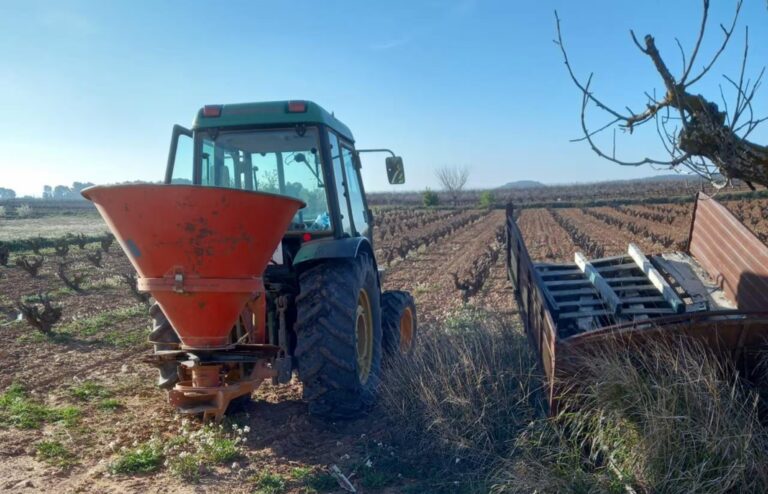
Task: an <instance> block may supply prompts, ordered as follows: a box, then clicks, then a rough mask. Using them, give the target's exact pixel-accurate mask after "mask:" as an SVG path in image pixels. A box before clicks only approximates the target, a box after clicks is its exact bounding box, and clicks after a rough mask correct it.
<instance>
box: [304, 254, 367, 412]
mask: <svg viewBox="0 0 768 494" xmlns="http://www.w3.org/2000/svg"><path fill="white" fill-rule="evenodd" d="M299 286H300V293H299V295H298V296H297V297H296V311H297V317H296V337H297V341H296V351H295V353H294V355H295V357H296V358H297V360H298V368H299V378H300V379H301V381H302V383H303V384H304V400H305V401H307V402H308V403H309V412H310V413H311V414H313V415H316V416H320V417H323V418H325V419H331V420H335V419H351V418H355V417H357V416H359V415H361V414H363V413H365V412H366V411H368V410H369V409H370V408H371V407H372V406H373V404H374V403H375V401H376V390H377V388H378V385H379V379H380V371H381V353H382V332H381V307H380V300H379V299H380V289H379V285H378V281H377V276H376V270H375V268H374V264H373V262H372V260H371V257H370V256H369V255H368V254H365V253H364V254H361V255H359V256H358V257H357V258H355V259H339V260H336V259H334V260H328V261H323V262H321V263H320V264H317V265H315V266H312V267H311V268H309V269H307V270H306V271H304V272H303V273H301V274H300V276H299Z"/></svg>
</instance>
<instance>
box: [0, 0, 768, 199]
mask: <svg viewBox="0 0 768 494" xmlns="http://www.w3.org/2000/svg"><path fill="white" fill-rule="evenodd" d="M713 3H714V4H715V5H714V6H713V9H712V15H711V17H712V25H711V27H712V29H711V31H710V36H709V37H708V42H707V43H705V44H704V46H703V47H702V58H701V60H704V58H705V57H707V56H708V54H710V53H711V52H712V50H713V49H714V46H715V44H716V43H717V42H718V41H719V33H718V31H717V26H716V23H719V22H726V21H727V20H728V19H729V18H730V15H731V13H732V8H733V5H734V2H732V1H730V0H716V1H715V2H713ZM555 9H557V10H558V11H559V13H560V16H561V18H562V21H563V29H564V35H565V38H566V43H567V47H568V50H569V52H570V54H571V58H572V62H573V65H574V67H575V69H576V71H577V73H578V74H579V75H580V76H584V77H586V76H587V75H588V74H589V72H590V71H594V72H595V82H594V88H595V90H596V91H598V92H599V93H600V95H601V96H602V97H603V98H604V99H605V100H607V101H608V102H610V103H613V104H615V105H616V106H617V107H618V108H623V106H624V105H629V106H631V107H632V108H642V106H643V104H644V103H645V101H644V97H643V92H644V91H649V92H651V91H652V90H653V89H654V88H657V89H658V88H661V84H660V81H659V79H658V76H657V75H656V73H655V71H654V70H653V68H652V66H651V64H650V61H649V60H648V59H647V57H646V56H645V55H643V54H641V53H640V52H639V51H638V50H637V49H636V48H635V47H634V46H633V44H632V42H631V40H630V38H629V34H628V30H629V28H634V29H635V30H636V32H637V33H638V35H640V36H642V35H644V34H646V33H652V34H654V35H655V37H656V39H657V43H658V45H659V48H660V49H661V51H662V54H663V55H664V56H665V58H666V59H667V60H668V63H669V64H670V66H671V67H672V69H673V72H677V71H678V67H679V64H680V63H679V53H678V50H677V47H676V45H675V42H674V37H675V36H678V37H679V38H680V41H681V42H682V43H683V45H684V46H686V47H690V46H691V45H692V43H693V41H694V39H695V34H696V30H697V29H698V23H699V13H700V2H699V1H697V0H675V1H673V2H671V1H658V0H657V1H643V2H636V1H635V2H633V1H616V0H612V1H608V0H595V1H581V2H574V1H567V0H559V1H540V2H518V1H501V0H499V1H491V0H488V1H484V0H451V1H436V0H435V1H429V0H424V1H419V2H416V1H412V0H411V1H387V2H374V1H351V0H350V1H324V2H316V1H304V0H294V1H284V2H278V1H270V2H260V1H239V2H238V1H230V2H211V1H209V0H208V1H180V0H179V1H151V2H150V1H145V2H140V1H131V2H128V1H124V2H118V1H109V2H104V1H77V0H73V1H68V2H52V1H49V2H37V1H33V0H24V1H15V0H5V1H3V2H2V3H0V53H2V58H0V60H2V64H0V111H2V113H3V115H2V117H0V150H2V151H0V171H2V173H1V174H0V186H5V187H11V188H14V189H15V190H17V192H19V193H20V194H34V195H40V193H41V191H42V186H43V184H51V185H55V184H62V183H63V184H71V183H72V182H73V181H75V180H77V181H92V182H96V183H109V182H114V181H123V180H136V179H145V180H159V179H160V178H161V177H162V176H163V171H164V163H165V159H166V155H167V148H168V140H169V136H170V130H171V127H172V125H173V124H174V123H181V124H186V125H189V124H191V121H192V118H193V116H194V114H195V112H196V110H197V109H198V108H199V107H200V106H202V105H203V104H207V103H225V102H243V101H262V100H279V99H311V100H314V101H317V102H318V103H320V104H321V105H323V106H325V107H326V108H327V109H329V110H332V111H334V112H335V114H336V116H337V117H339V118H340V119H341V120H342V121H344V122H345V123H347V124H348V125H349V126H350V127H351V128H352V130H353V132H354V133H355V136H356V138H357V145H358V147H382V146H386V147H391V148H393V149H395V150H396V151H397V152H398V153H400V154H402V155H403V157H404V159H405V163H406V176H407V178H408V183H407V184H406V185H405V186H400V189H408V190H411V189H423V188H424V187H426V186H431V187H433V188H437V184H436V180H435V178H434V170H435V168H437V167H439V166H441V165H460V166H468V167H469V168H470V169H471V178H470V182H469V186H471V187H477V188H481V187H494V186H498V185H501V184H503V183H505V182H508V181H512V180H521V179H532V180H540V181H543V182H546V183H563V182H584V181H595V180H603V179H617V178H632V177H642V176H648V175H652V174H654V173H655V172H654V170H652V169H650V168H648V167H642V168H622V167H618V166H616V165H613V164H610V163H608V162H605V161H602V160H600V159H599V158H598V157H596V156H595V155H594V154H593V153H592V152H591V151H590V150H589V148H588V147H587V146H586V145H585V144H584V143H571V142H569V140H570V139H572V138H574V137H578V136H579V132H580V130H579V110H580V94H579V93H578V91H577V90H576V89H575V88H574V86H573V85H572V83H571V82H570V80H569V79H568V76H567V73H566V72H565V68H564V66H563V64H562V60H561V57H560V55H559V52H558V50H557V47H556V46H555V45H554V44H553V42H552V40H553V38H554V36H555V23H554V15H553V11H554V10H555ZM746 24H749V25H750V38H751V47H750V49H751V63H750V65H749V66H748V73H749V74H751V75H753V76H754V75H756V74H757V72H759V70H760V68H762V66H763V65H765V64H766V63H768V6H767V5H766V2H765V1H764V0H746V4H745V6H744V11H743V13H742V17H741V20H740V23H739V28H738V29H737V34H738V35H737V36H736V37H735V38H734V40H733V43H732V45H731V46H730V47H729V49H728V51H727V52H726V53H725V54H724V56H723V57H722V59H721V61H720V62H719V63H718V64H717V65H716V66H715V68H714V69H713V71H712V73H711V74H710V76H709V77H708V78H707V79H705V80H704V81H703V83H701V84H699V85H697V86H696V87H695V88H694V89H695V90H696V91H698V92H701V93H702V94H704V95H707V96H709V97H710V98H713V99H717V98H718V95H719V90H718V84H720V83H722V82H724V80H723V79H722V77H721V74H723V73H730V74H733V73H734V72H735V71H736V70H737V67H738V63H739V62H740V55H741V50H742V48H743V39H744V31H743V29H744V26H745V25H746ZM728 95H730V98H729V99H731V100H732V99H733V96H734V95H733V93H732V92H731V93H726V96H728ZM756 107H757V108H758V109H762V110H763V113H768V92H766V91H763V92H762V95H761V96H760V99H759V101H756ZM595 115H597V114H595ZM599 121H600V120H594V122H595V123H597V122H599ZM767 127H768V126H767ZM619 137H620V139H619V143H618V149H619V150H620V151H622V152H623V153H625V155H626V156H628V157H638V156H643V155H646V154H653V155H656V156H662V157H663V156H664V154H663V153H664V151H663V149H662V148H661V147H660V145H659V144H658V143H657V140H656V136H655V131H654V130H653V129H652V128H651V127H649V128H648V131H647V132H640V133H639V134H637V135H634V136H632V137H631V138H629V139H627V138H625V137H624V136H619ZM753 139H754V140H757V141H759V142H766V141H768V132H766V131H765V130H762V131H761V132H758V133H755V134H753ZM383 161H384V160H383V156H375V157H373V156H368V157H365V158H364V175H365V177H364V178H365V180H366V184H367V188H368V190H397V189H395V188H394V187H392V186H390V185H388V184H387V183H386V177H385V172H384V164H383Z"/></svg>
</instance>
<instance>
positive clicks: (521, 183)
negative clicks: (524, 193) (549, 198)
mask: <svg viewBox="0 0 768 494" xmlns="http://www.w3.org/2000/svg"><path fill="white" fill-rule="evenodd" d="M533 187H546V185H544V184H543V183H541V182H537V181H535V180H517V181H515V182H508V183H506V184H504V185H502V186H501V187H499V189H530V188H533Z"/></svg>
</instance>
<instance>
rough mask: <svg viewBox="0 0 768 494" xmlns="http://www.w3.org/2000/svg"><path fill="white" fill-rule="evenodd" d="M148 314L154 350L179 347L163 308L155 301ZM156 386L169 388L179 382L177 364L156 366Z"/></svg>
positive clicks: (169, 363)
mask: <svg viewBox="0 0 768 494" xmlns="http://www.w3.org/2000/svg"><path fill="white" fill-rule="evenodd" d="M149 315H150V316H151V317H152V331H151V332H150V333H149V338H148V339H149V342H150V343H152V344H153V346H154V349H155V352H158V351H162V350H176V349H178V348H179V344H180V343H181V340H179V337H178V335H177V334H176V331H174V330H173V327H172V326H171V323H170V322H169V321H168V318H167V317H165V314H164V313H163V309H161V308H160V305H158V303H157V302H155V303H153V304H152V305H151V306H150V307H149ZM157 371H158V374H159V375H158V377H157V386H158V387H160V388H162V389H171V388H172V387H173V386H174V385H176V383H177V382H179V364H177V363H176V362H168V363H165V364H162V365H159V366H158V367H157Z"/></svg>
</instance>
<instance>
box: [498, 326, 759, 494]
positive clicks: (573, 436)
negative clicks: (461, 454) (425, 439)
mask: <svg viewBox="0 0 768 494" xmlns="http://www.w3.org/2000/svg"><path fill="white" fill-rule="evenodd" d="M577 366H578V368H579V369H580V371H579V372H578V374H577V375H576V377H575V378H574V379H573V381H572V382H571V383H570V385H571V389H570V392H569V393H568V396H567V397H566V398H564V407H563V408H564V409H563V411H562V412H561V413H560V414H559V415H558V416H557V417H556V418H554V419H552V420H548V421H542V422H538V423H534V424H532V425H531V426H530V427H529V428H528V429H527V430H526V431H525V433H523V434H521V435H520V437H519V438H518V440H517V443H516V446H517V447H516V449H515V451H514V453H513V454H512V455H510V457H509V458H508V459H507V460H506V461H504V464H503V466H502V467H501V468H499V469H498V470H497V472H496V486H495V489H494V491H495V492H531V491H532V490H534V489H535V490H537V491H538V492H565V491H570V492H638V493H640V492H643V493H644V492H649V493H650V492H664V493H689V492H702V493H727V492H766V491H768V429H767V428H766V427H765V425H764V424H761V422H760V420H759V411H760V407H761V398H760V397H759V395H758V394H757V393H755V392H754V391H753V390H752V389H751V388H749V387H748V386H746V385H745V384H744V383H743V382H742V380H741V379H740V376H739V374H738V372H736V370H735V369H734V367H733V365H732V364H731V363H730V362H728V360H727V359H723V358H716V356H715V355H714V354H713V353H712V352H711V351H710V350H709V349H707V348H706V347H704V346H703V345H702V344H700V343H699V342H696V341H693V340H689V339H682V338H680V339H675V340H667V341H665V342H654V343H651V344H648V345H646V346H645V347H644V348H642V349H640V348H637V347H634V346H627V345H624V346H623V347H613V349H612V350H611V349H609V348H606V349H604V350H603V351H601V352H599V353H598V354H591V355H588V356H586V355H585V356H584V358H581V359H579V360H578V362H577Z"/></svg>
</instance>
